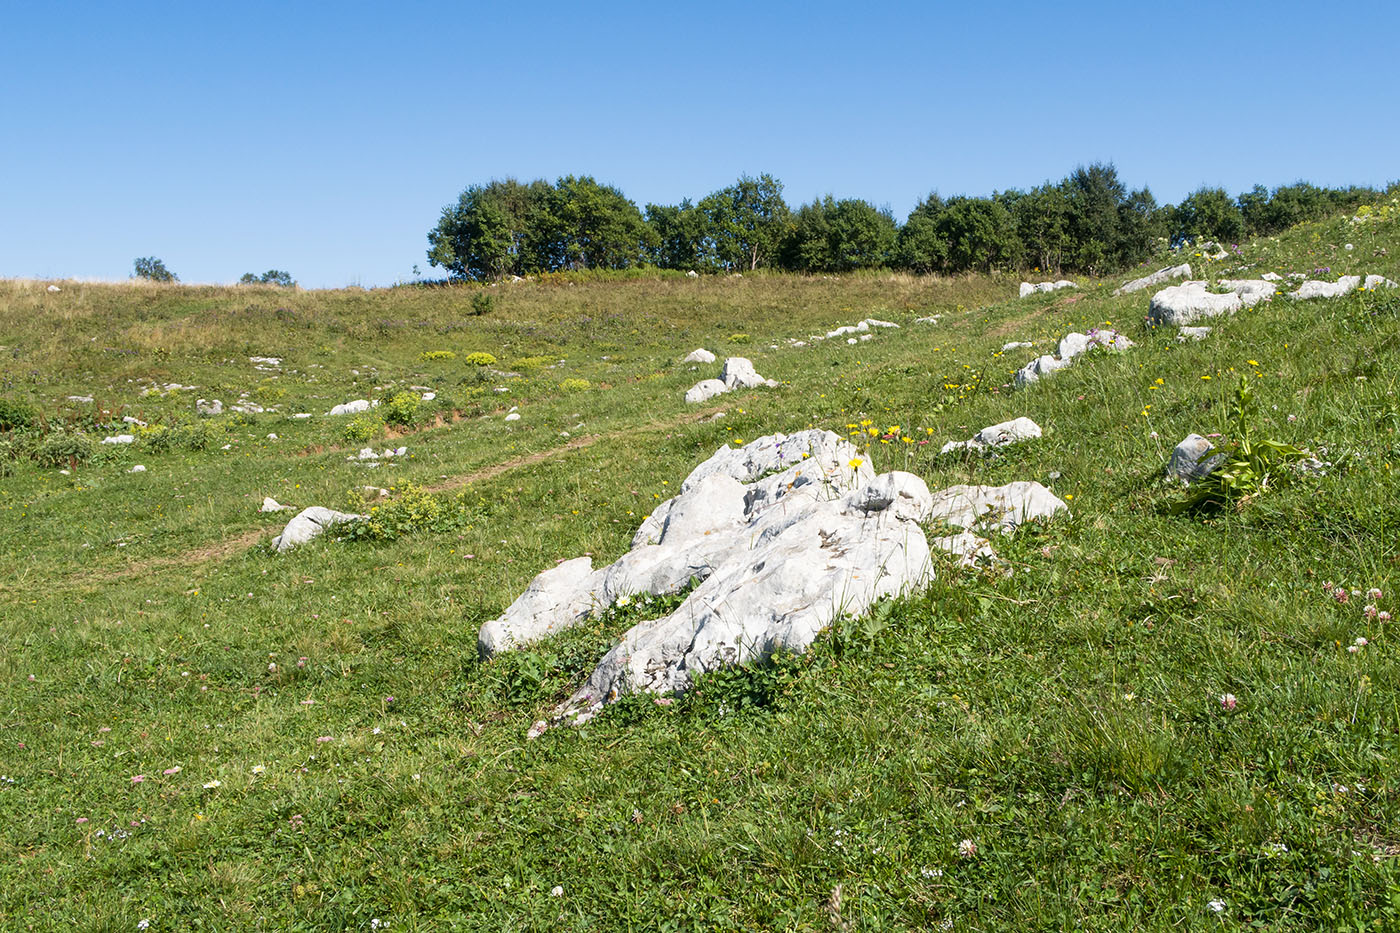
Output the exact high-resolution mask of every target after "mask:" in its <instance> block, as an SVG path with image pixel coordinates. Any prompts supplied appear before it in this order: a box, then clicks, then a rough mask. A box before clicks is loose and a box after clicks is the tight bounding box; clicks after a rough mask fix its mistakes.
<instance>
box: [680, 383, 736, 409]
mask: <svg viewBox="0 0 1400 933" xmlns="http://www.w3.org/2000/svg"><path fill="white" fill-rule="evenodd" d="M728 391H729V387H728V386H726V385H725V384H724V383H723V382H721V381H720V380H718V379H702V380H701V381H700V382H697V383H695V385H693V386H691V387H690V389H689V390H688V391H687V392H686V393H685V400H686V401H687V402H689V403H690V404H692V405H698V404H700V403H701V402H708V401H709V400H710V399H712V398H714V397H715V396H717V395H723V394H724V393H726V392H728Z"/></svg>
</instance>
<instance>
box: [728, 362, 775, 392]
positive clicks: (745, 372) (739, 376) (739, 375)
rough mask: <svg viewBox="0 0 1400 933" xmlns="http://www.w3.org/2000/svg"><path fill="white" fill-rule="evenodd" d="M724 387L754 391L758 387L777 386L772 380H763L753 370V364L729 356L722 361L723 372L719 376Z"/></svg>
mask: <svg viewBox="0 0 1400 933" xmlns="http://www.w3.org/2000/svg"><path fill="white" fill-rule="evenodd" d="M720 378H721V379H723V380H724V384H725V386H726V387H727V388H728V389H730V390H733V389H754V388H758V387H759V386H767V387H769V388H772V387H774V386H776V385H777V383H776V382H774V381H773V380H772V379H764V378H763V377H762V376H760V375H759V374H758V373H757V372H756V371H755V370H754V368H753V363H751V362H749V361H748V360H746V359H744V358H743V357H742V356H731V357H730V358H729V359H727V360H725V361H724V371H723V372H722V373H721V374H720Z"/></svg>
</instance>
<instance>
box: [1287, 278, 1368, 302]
mask: <svg viewBox="0 0 1400 933" xmlns="http://www.w3.org/2000/svg"><path fill="white" fill-rule="evenodd" d="M1360 285H1361V276H1359V275H1343V276H1341V277H1339V278H1338V279H1337V281H1335V282H1321V281H1318V280H1317V279H1308V280H1307V281H1305V282H1304V283H1303V284H1302V285H1299V286H1298V290H1297V291H1296V292H1294V293H1293V294H1291V295H1289V296H1288V297H1290V298H1296V299H1298V300H1300V301H1301V300H1307V299H1310V298H1341V297H1342V296H1343V295H1346V294H1349V293H1351V292H1354V291H1356V289H1357V288H1359V287H1360Z"/></svg>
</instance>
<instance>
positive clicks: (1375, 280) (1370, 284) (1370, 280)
mask: <svg viewBox="0 0 1400 933" xmlns="http://www.w3.org/2000/svg"><path fill="white" fill-rule="evenodd" d="M1361 287H1362V288H1364V289H1366V290H1367V291H1371V290H1373V289H1377V288H1381V287H1385V288H1400V285H1397V284H1396V283H1395V282H1392V281H1391V280H1390V279H1388V278H1386V277H1385V276H1383V275H1368V276H1366V281H1364V282H1362V283H1361Z"/></svg>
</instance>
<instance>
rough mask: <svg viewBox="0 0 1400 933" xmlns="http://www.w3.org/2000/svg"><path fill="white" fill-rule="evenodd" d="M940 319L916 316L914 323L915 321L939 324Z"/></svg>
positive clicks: (917, 322) (916, 322)
mask: <svg viewBox="0 0 1400 933" xmlns="http://www.w3.org/2000/svg"><path fill="white" fill-rule="evenodd" d="M938 320H939V319H938V318H936V317H916V318H914V323H915V324H937V323H938Z"/></svg>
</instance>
